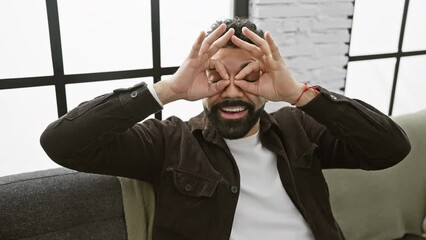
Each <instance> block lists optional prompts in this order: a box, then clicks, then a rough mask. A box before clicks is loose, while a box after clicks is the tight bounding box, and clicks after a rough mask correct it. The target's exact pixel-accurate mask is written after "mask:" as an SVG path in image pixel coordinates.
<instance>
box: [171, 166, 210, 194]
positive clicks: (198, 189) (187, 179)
mask: <svg viewBox="0 0 426 240" xmlns="http://www.w3.org/2000/svg"><path fill="white" fill-rule="evenodd" d="M171 171H172V172H173V182H174V185H175V187H176V189H177V190H178V191H179V192H180V193H181V194H183V195H185V196H189V197H212V196H213V194H214V192H215V190H216V187H217V185H218V179H208V178H205V177H204V176H201V175H198V174H194V173H191V172H189V171H186V170H182V169H171Z"/></svg>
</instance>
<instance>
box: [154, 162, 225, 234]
mask: <svg viewBox="0 0 426 240" xmlns="http://www.w3.org/2000/svg"><path fill="white" fill-rule="evenodd" d="M209 175H210V174H209ZM210 176H211V175H210ZM164 177H165V178H164V182H163V183H162V184H160V187H159V189H158V191H159V194H158V198H157V207H156V218H155V221H156V222H155V226H156V227H157V229H158V230H159V231H160V230H161V231H162V232H165V233H168V234H171V236H174V237H173V238H170V239H180V238H176V236H181V237H182V239H194V240H195V239H197V240H198V239H205V236H206V234H207V232H208V230H209V228H210V226H211V224H214V223H213V219H214V217H213V216H214V213H215V207H216V203H215V200H216V199H215V193H216V192H217V187H218V183H219V180H218V179H219V173H217V179H215V178H206V177H205V176H203V175H201V174H200V173H194V172H191V171H189V170H185V169H179V168H168V169H167V170H166V175H165V176H164Z"/></svg>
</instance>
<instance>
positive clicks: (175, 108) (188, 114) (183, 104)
mask: <svg viewBox="0 0 426 240" xmlns="http://www.w3.org/2000/svg"><path fill="white" fill-rule="evenodd" d="M167 77H168V76H162V79H165V78H167ZM202 111H204V109H203V101H202V100H198V101H193V102H191V101H186V100H178V101H174V102H171V103H168V104H166V105H164V108H163V111H162V119H166V118H168V117H171V116H176V117H179V118H180V119H182V120H183V121H187V120H189V119H190V118H192V117H195V116H197V115H198V114H200V113H201V112H202Z"/></svg>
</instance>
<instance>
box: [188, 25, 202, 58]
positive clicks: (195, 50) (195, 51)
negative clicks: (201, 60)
mask: <svg viewBox="0 0 426 240" xmlns="http://www.w3.org/2000/svg"><path fill="white" fill-rule="evenodd" d="M205 37H206V33H205V32H204V31H203V32H200V34H198V37H197V40H196V41H195V43H194V44H193V45H192V49H191V51H190V52H189V57H190V58H193V57H197V56H198V53H199V51H200V48H201V44H202V43H203V40H204V38H205Z"/></svg>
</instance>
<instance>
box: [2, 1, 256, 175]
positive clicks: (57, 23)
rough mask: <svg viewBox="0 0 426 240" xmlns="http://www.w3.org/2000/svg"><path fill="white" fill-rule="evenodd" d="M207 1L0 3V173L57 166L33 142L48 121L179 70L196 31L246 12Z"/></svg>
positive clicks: (239, 4)
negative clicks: (103, 96) (97, 98)
mask: <svg viewBox="0 0 426 240" xmlns="http://www.w3.org/2000/svg"><path fill="white" fill-rule="evenodd" d="M211 3H212V2H211V1H207V0H188V1H173V0H151V1H148V0H106V1H105V0H73V1H65V0H33V1H26V0H3V1H0V30H1V31H2V38H1V39H0V66H2V67H1V68H0V109H1V110H2V118H1V119H0V126H1V128H2V129H1V132H2V134H1V135H0V144H2V146H3V147H2V149H3V150H2V153H0V154H1V155H0V165H1V166H2V167H1V172H0V176H2V175H8V174H14V173H19V172H25V171H33V170H39V169H45V168H50V167H53V166H55V164H54V163H53V162H51V161H50V160H48V158H47V156H46V154H45V153H44V151H43V150H42V149H41V147H40V144H39V137H40V134H41V132H42V131H43V130H44V128H45V127H46V126H47V124H48V123H49V122H52V121H53V120H55V119H56V118H57V117H58V116H62V115H63V114H65V113H66V112H67V111H68V110H69V109H71V108H73V107H75V106H76V105H77V104H78V103H80V102H82V101H85V100H90V99H92V98H94V97H95V96H97V95H100V94H102V93H107V92H111V91H112V90H113V89H115V88H119V87H128V86H132V85H134V84H136V83H139V82H140V81H145V82H151V83H155V82H157V81H160V79H161V78H164V77H167V75H170V74H173V73H174V72H175V71H176V70H177V68H178V66H179V64H180V63H181V62H182V60H183V59H184V57H185V54H186V53H187V51H189V50H190V48H191V45H192V42H193V41H194V39H195V37H196V33H198V31H199V30H202V29H206V30H207V29H208V28H209V26H210V24H211V23H212V21H214V20H216V19H222V18H229V17H232V16H233V15H239V16H247V15H248V1H247V0H232V1H231V0H218V1H217V2H215V3H214V4H211ZM206 6H208V7H206ZM193 19H196V21H193ZM178 28H179V29H180V30H179V31H177V29H178ZM185 104H186V103H185ZM198 104H199V105H200V108H201V109H202V106H201V103H198ZM184 107H188V106H186V105H185V106H184ZM177 114H178V113H177ZM186 114H193V111H190V112H187V113H186ZM161 115H162V114H161V113H157V114H156V116H155V117H156V118H159V119H161V118H162V116H161ZM181 117H182V118H184V119H185V118H187V116H186V115H184V116H181Z"/></svg>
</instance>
